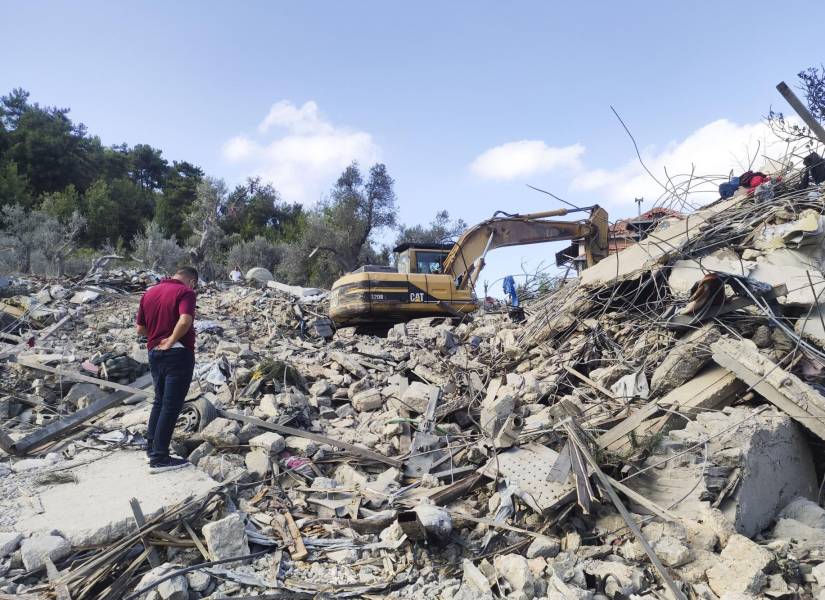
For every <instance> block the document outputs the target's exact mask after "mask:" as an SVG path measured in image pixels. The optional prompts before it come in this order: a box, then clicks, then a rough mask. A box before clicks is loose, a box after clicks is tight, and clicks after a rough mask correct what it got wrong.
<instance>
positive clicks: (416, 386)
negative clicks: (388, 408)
mask: <svg viewBox="0 0 825 600" xmlns="http://www.w3.org/2000/svg"><path fill="white" fill-rule="evenodd" d="M433 387H434V386H431V385H428V384H426V383H421V382H420V381H413V382H412V383H411V384H410V385H409V386H407V389H406V390H404V393H403V394H402V395H401V405H402V406H403V407H405V408H407V409H408V410H411V411H412V412H416V413H420V414H423V413H424V411H426V410H427V404H428V403H429V401H430V395H431V394H432V391H433Z"/></svg>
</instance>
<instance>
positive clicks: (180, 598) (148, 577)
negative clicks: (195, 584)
mask: <svg viewBox="0 0 825 600" xmlns="http://www.w3.org/2000/svg"><path fill="white" fill-rule="evenodd" d="M177 569H180V566H178V565H173V564H171V563H163V564H162V565H160V566H159V567H155V568H154V569H152V570H151V571H148V572H147V573H146V574H145V575H144V576H143V577H142V578H141V579H140V582H139V583H138V584H137V586H135V589H142V588H144V587H146V586H148V585H151V584H153V583H154V582H156V581H157V580H158V579H161V578H163V577H164V576H166V575H167V574H168V573H169V572H170V571H175V570H177ZM207 577H208V575H207ZM142 598H145V599H146V600H161V599H162V600H189V580H188V578H187V577H186V576H185V575H178V576H177V577H172V578H171V579H167V580H166V581H164V582H163V583H161V584H159V585H158V586H156V587H155V588H153V589H152V590H150V591H149V592H147V593H146V594H145V595H144V596H142Z"/></svg>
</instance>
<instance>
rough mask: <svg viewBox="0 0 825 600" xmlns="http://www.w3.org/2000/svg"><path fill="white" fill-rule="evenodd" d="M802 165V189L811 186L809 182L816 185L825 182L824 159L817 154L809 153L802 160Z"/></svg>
mask: <svg viewBox="0 0 825 600" xmlns="http://www.w3.org/2000/svg"><path fill="white" fill-rule="evenodd" d="M802 164H804V165H805V170H804V171H803V173H802V185H801V187H802V188H806V187H808V186H809V185H811V181H813V182H814V183H815V184H816V185H819V184H820V183H822V182H825V159H823V158H822V157H821V156H819V154H817V153H816V152H811V153H810V154H809V155H808V156H806V157H805V158H804V159H802Z"/></svg>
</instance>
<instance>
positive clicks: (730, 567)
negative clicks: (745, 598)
mask: <svg viewBox="0 0 825 600" xmlns="http://www.w3.org/2000/svg"><path fill="white" fill-rule="evenodd" d="M719 558H720V561H719V563H717V564H716V565H715V566H713V567H711V568H710V569H708V571H707V573H706V575H707V578H708V585H710V587H711V589H712V590H713V591H714V592H715V593H716V595H718V596H722V595H723V594H726V593H738V594H752V595H757V594H759V592H761V591H762V588H764V587H765V584H766V583H767V575H766V573H765V569H766V568H767V567H768V565H769V564H771V562H772V560H773V557H772V556H771V553H770V552H769V551H768V550H766V549H764V548H762V547H760V546H759V545H758V544H756V543H755V542H752V541H751V540H749V539H748V538H746V537H745V536H743V535H739V534H735V535H733V536H731V538H730V540H728V543H727V545H726V546H725V549H724V550H722V552H721V554H720V555H719Z"/></svg>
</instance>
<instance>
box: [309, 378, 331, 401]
mask: <svg viewBox="0 0 825 600" xmlns="http://www.w3.org/2000/svg"><path fill="white" fill-rule="evenodd" d="M335 390H336V388H335V386H334V385H332V384H331V383H329V382H328V381H316V382H315V383H313V384H312V385H311V386H310V388H309V393H310V394H312V395H313V396H315V397H316V398H317V397H318V396H332V395H333V394H334V393H335Z"/></svg>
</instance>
